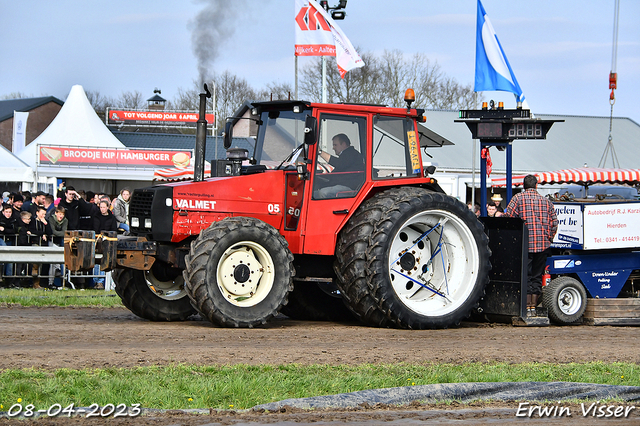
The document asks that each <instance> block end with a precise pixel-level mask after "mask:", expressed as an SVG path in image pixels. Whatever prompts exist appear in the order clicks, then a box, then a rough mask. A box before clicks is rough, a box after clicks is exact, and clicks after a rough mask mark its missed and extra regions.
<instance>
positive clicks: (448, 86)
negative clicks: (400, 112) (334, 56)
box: [300, 50, 474, 109]
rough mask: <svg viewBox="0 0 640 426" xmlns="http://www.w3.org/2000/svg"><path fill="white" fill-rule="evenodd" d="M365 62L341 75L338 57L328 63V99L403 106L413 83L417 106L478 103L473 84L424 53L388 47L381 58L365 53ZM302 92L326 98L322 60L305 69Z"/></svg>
mask: <svg viewBox="0 0 640 426" xmlns="http://www.w3.org/2000/svg"><path fill="white" fill-rule="evenodd" d="M361 56H362V59H363V61H364V62H365V64H366V65H365V66H364V67H362V68H356V69H354V70H351V71H349V72H348V73H347V74H346V76H345V78H344V79H342V78H340V74H339V73H338V70H337V67H336V66H335V60H332V61H331V62H330V64H328V66H327V101H328V102H347V103H348V102H353V103H369V104H384V105H389V106H392V107H403V106H404V105H405V102H404V93H405V90H406V89H407V88H409V87H411V88H414V89H415V92H416V102H415V104H414V105H415V106H418V107H421V108H437V109H464V108H472V107H474V92H473V88H472V86H471V85H467V86H463V85H460V84H459V83H457V82H456V81H455V79H453V78H450V77H447V76H446V75H445V74H444V73H443V72H442V70H441V68H440V66H439V65H438V63H431V61H430V60H429V59H428V58H427V57H426V56H425V55H423V54H416V55H414V56H413V57H411V58H409V59H407V58H405V56H404V54H403V53H402V52H401V51H399V50H392V51H386V50H385V51H384V53H383V54H382V55H381V57H380V58H378V57H376V56H374V55H372V54H370V53H367V52H365V53H363V54H362V55H361ZM301 75H302V78H301V81H300V92H301V95H302V97H303V98H308V99H310V100H311V101H316V102H319V101H320V100H321V98H322V93H321V92H322V82H321V78H322V61H321V59H320V58H317V59H315V60H314V61H312V62H311V64H310V65H308V66H307V67H305V68H304V69H303V70H302V72H301Z"/></svg>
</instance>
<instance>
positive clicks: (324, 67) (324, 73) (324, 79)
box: [322, 56, 327, 104]
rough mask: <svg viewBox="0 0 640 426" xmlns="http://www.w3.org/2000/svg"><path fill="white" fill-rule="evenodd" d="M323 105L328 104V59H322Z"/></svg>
mask: <svg viewBox="0 0 640 426" xmlns="http://www.w3.org/2000/svg"><path fill="white" fill-rule="evenodd" d="M322 103H323V104H326V103H327V57H326V56H323V57H322Z"/></svg>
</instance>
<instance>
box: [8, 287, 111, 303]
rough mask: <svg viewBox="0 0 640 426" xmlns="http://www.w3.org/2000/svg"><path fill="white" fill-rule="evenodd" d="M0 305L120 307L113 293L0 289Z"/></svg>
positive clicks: (100, 291)
mask: <svg viewBox="0 0 640 426" xmlns="http://www.w3.org/2000/svg"><path fill="white" fill-rule="evenodd" d="M0 304H16V305H21V306H103V307H113V306H122V302H121V301H120V298H119V297H118V296H117V295H116V293H115V291H104V290H70V289H69V290H36V289H33V288H18V289H8V288H2V289H0Z"/></svg>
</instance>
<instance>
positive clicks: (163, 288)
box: [112, 265, 196, 321]
mask: <svg viewBox="0 0 640 426" xmlns="http://www.w3.org/2000/svg"><path fill="white" fill-rule="evenodd" d="M154 266H155V265H154ZM156 275H158V276H160V274H157V273H154V268H152V269H151V270H149V271H139V270H136V269H116V270H115V271H113V273H112V278H113V281H114V283H115V284H116V293H117V294H118V296H120V299H121V300H122V304H123V305H124V306H125V307H126V308H127V309H129V310H130V311H131V312H133V313H134V314H136V315H137V316H139V317H141V318H144V319H148V320H151V321H184V320H185V319H187V318H188V317H190V316H191V315H194V314H195V313H196V311H195V310H194V309H193V307H192V306H191V303H190V300H189V298H188V297H187V293H186V292H185V291H184V280H183V279H182V276H181V275H179V276H177V277H175V278H173V279H172V278H167V277H161V278H159V277H157V276H156Z"/></svg>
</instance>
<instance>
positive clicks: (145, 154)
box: [39, 146, 191, 168]
mask: <svg viewBox="0 0 640 426" xmlns="http://www.w3.org/2000/svg"><path fill="white" fill-rule="evenodd" d="M39 154H40V155H39V160H40V164H43V165H45V164H46V165H56V166H69V165H76V166H79V165H85V166H98V167H100V166H103V167H109V166H123V167H134V166H135V167H145V166H146V167H149V168H156V167H167V166H175V167H187V166H189V161H190V160H191V152H190V151H159V150H143V149H101V148H81V147H61V146H41V147H40V152H39Z"/></svg>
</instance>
